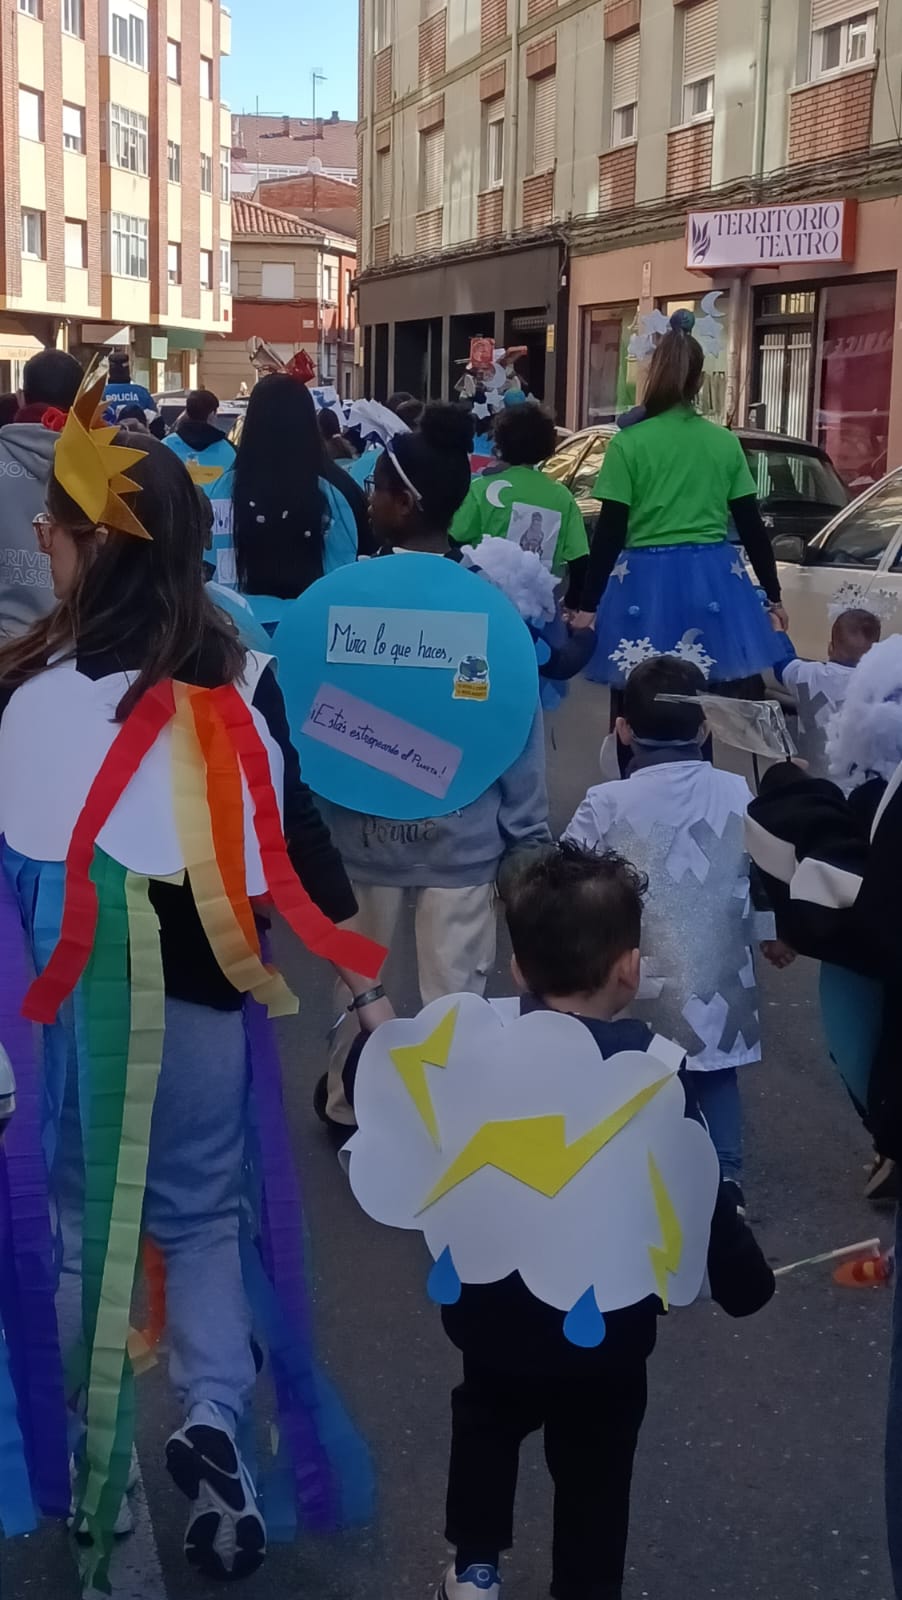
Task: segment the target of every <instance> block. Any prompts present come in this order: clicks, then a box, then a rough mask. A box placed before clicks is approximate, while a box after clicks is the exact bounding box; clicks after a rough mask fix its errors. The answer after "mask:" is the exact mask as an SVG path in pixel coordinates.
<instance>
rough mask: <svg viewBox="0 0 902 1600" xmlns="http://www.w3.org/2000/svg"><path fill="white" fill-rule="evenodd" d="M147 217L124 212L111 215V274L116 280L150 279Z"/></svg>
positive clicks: (115, 212)
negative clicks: (133, 215)
mask: <svg viewBox="0 0 902 1600" xmlns="http://www.w3.org/2000/svg"><path fill="white" fill-rule="evenodd" d="M148 234H149V229H148V223H147V218H146V217H130V216H129V215H128V214H127V213H126V212H124V211H114V212H112V213H111V215H110V272H111V274H112V276H113V277H114V278H134V279H138V280H144V279H147V278H149V277H150V255H149V251H150V241H149V237H148Z"/></svg>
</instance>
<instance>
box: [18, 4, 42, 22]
mask: <svg viewBox="0 0 902 1600" xmlns="http://www.w3.org/2000/svg"><path fill="white" fill-rule="evenodd" d="M19 10H20V11H21V12H22V13H23V15H24V16H26V17H36V18H38V20H40V16H41V5H40V0H19Z"/></svg>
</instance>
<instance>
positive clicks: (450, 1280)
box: [426, 1245, 572, 1315]
mask: <svg viewBox="0 0 902 1600" xmlns="http://www.w3.org/2000/svg"><path fill="white" fill-rule="evenodd" d="M426 1289H427V1292H428V1294H429V1298H430V1300H434V1301H435V1303H436V1305H437V1306H453V1305H456V1304H457V1302H458V1300H459V1299H460V1279H459V1277H458V1276H457V1268H456V1266H455V1265H454V1262H453V1260H452V1259H451V1251H450V1249H449V1247H448V1246H447V1245H445V1248H444V1250H443V1251H442V1253H441V1255H440V1256H439V1258H438V1260H437V1261H436V1262H435V1263H434V1264H433V1267H432V1271H431V1272H430V1274H429V1277H428V1278H427V1279H426ZM571 1315H572V1313H571Z"/></svg>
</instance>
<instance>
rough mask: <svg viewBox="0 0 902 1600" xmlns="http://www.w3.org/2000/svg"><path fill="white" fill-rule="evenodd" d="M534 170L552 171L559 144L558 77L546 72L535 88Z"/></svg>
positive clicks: (533, 124)
mask: <svg viewBox="0 0 902 1600" xmlns="http://www.w3.org/2000/svg"><path fill="white" fill-rule="evenodd" d="M533 94H534V99H533V116H532V170H533V172H550V171H551V168H552V167H553V166H554V158H555V153H556V145H557V78H556V76H555V74H554V73H553V72H546V73H545V76H544V77H543V78H536V80H535V84H534V88H533Z"/></svg>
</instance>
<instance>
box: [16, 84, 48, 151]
mask: <svg viewBox="0 0 902 1600" xmlns="http://www.w3.org/2000/svg"><path fill="white" fill-rule="evenodd" d="M19 136H20V138H22V139H37V140H38V141H40V140H42V139H43V137H44V96H43V95H42V94H38V91H37V90H36V89H20V90H19Z"/></svg>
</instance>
